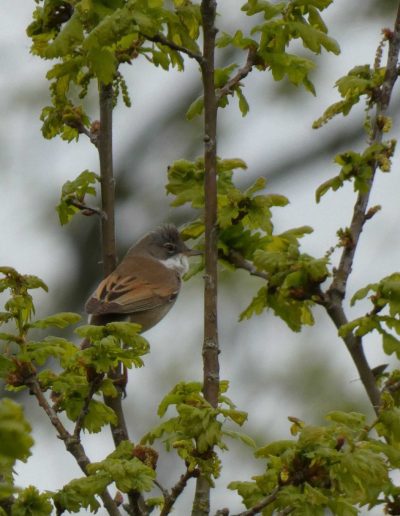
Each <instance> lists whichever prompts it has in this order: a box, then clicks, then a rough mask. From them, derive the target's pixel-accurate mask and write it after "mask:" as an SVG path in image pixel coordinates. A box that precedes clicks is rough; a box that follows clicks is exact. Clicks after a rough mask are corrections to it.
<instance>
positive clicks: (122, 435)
mask: <svg viewBox="0 0 400 516" xmlns="http://www.w3.org/2000/svg"><path fill="white" fill-rule="evenodd" d="M99 89H100V135H99V144H98V151H99V160H100V176H101V198H102V208H103V212H104V214H105V217H102V221H101V232H102V255H103V273H104V277H106V276H108V275H109V274H110V273H111V272H112V271H113V270H114V269H115V267H116V264H117V256H116V245H115V216H114V214H115V180H114V171H113V148H112V113H113V87H112V84H99ZM98 323H99V324H101V323H102V321H101V320H99V321H98ZM109 376H110V378H113V379H114V380H115V382H116V383H118V382H119V381H121V378H122V367H121V365H120V364H119V366H118V368H116V369H115V370H114V371H113V372H110V374H109ZM104 403H105V404H106V405H107V406H108V407H110V408H111V409H112V410H113V411H114V412H115V414H116V416H117V423H116V425H111V433H112V437H113V441H114V444H115V447H117V446H118V445H119V444H120V443H121V442H122V441H126V440H128V439H129V434H128V427H127V425H126V421H125V415H124V412H123V409H122V391H118V395H117V396H116V397H114V398H113V397H110V396H104ZM128 498H129V507H130V510H131V513H132V514H134V515H140V514H143V513H144V511H143V499H142V497H141V496H140V493H137V492H134V491H132V492H130V493H129V494H128Z"/></svg>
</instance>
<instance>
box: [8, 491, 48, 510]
mask: <svg viewBox="0 0 400 516" xmlns="http://www.w3.org/2000/svg"><path fill="white" fill-rule="evenodd" d="M49 498H50V493H43V494H40V493H39V491H38V490H37V489H36V487H33V486H29V487H27V488H26V489H24V490H22V491H21V492H19V493H18V497H17V499H16V500H15V502H14V503H13V505H12V509H11V514H12V516H50V515H51V514H53V506H52V504H51V503H50V501H49Z"/></svg>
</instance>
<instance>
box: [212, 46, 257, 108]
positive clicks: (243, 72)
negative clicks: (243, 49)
mask: <svg viewBox="0 0 400 516" xmlns="http://www.w3.org/2000/svg"><path fill="white" fill-rule="evenodd" d="M256 58H257V49H256V48H255V47H250V48H249V52H248V54H247V60H246V63H245V65H244V66H243V67H242V68H239V70H238V71H237V73H236V74H235V75H234V76H233V77H232V78H231V79H229V81H228V82H227V83H226V84H224V86H223V87H222V88H220V89H219V90H217V92H216V96H217V102H218V101H219V100H221V99H222V97H225V95H230V94H232V93H233V91H234V89H235V88H236V86H238V85H239V83H240V81H241V80H242V79H244V78H245V77H247V76H248V75H249V73H250V72H251V70H252V69H253V66H254V65H255V64H256Z"/></svg>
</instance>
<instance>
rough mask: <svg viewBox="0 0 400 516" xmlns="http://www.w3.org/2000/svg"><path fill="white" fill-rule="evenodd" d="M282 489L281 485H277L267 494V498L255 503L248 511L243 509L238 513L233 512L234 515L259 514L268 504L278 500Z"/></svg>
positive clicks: (249, 515) (248, 515)
mask: <svg viewBox="0 0 400 516" xmlns="http://www.w3.org/2000/svg"><path fill="white" fill-rule="evenodd" d="M280 489H281V487H280V486H276V487H275V488H274V489H273V490H272V491H271V493H270V494H269V495H268V496H266V497H265V498H263V499H262V500H260V501H259V502H258V503H256V504H255V505H253V507H251V508H250V509H248V510H247V511H243V512H240V513H238V514H233V515H232V516H254V514H258V513H259V512H261V511H262V510H263V509H264V508H265V507H267V506H268V505H270V504H271V503H273V502H274V501H275V500H276V497H277V496H278V493H279V491H280Z"/></svg>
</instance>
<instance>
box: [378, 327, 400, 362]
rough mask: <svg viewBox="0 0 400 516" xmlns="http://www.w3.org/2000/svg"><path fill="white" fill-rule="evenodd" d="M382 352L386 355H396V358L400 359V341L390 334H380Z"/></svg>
mask: <svg viewBox="0 0 400 516" xmlns="http://www.w3.org/2000/svg"><path fill="white" fill-rule="evenodd" d="M382 343H383V351H384V352H385V353H386V355H392V354H393V353H396V356H397V358H400V341H399V340H398V339H396V337H393V335H391V334H390V333H386V332H382Z"/></svg>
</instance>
